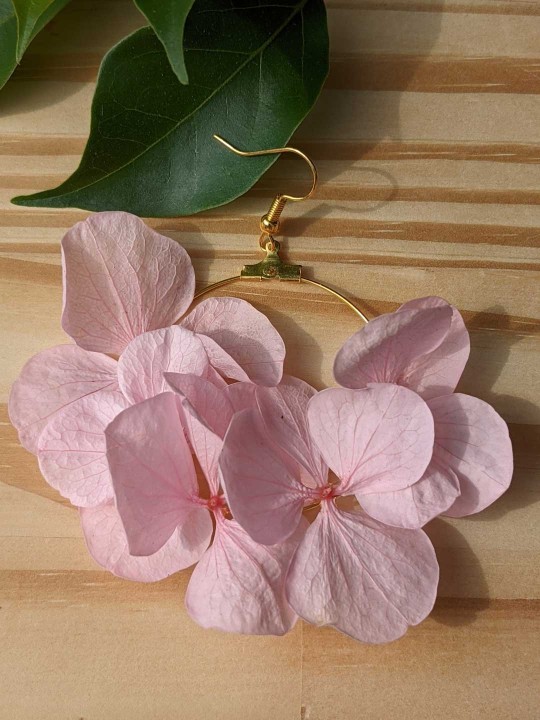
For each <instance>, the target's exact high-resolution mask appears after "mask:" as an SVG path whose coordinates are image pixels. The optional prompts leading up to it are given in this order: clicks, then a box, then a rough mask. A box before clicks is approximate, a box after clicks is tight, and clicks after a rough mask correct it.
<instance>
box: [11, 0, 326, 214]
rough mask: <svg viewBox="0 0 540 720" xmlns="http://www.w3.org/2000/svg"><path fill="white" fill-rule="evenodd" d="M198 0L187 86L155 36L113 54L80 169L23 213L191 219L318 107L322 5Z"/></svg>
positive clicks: (250, 180) (126, 43)
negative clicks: (242, 154)
mask: <svg viewBox="0 0 540 720" xmlns="http://www.w3.org/2000/svg"><path fill="white" fill-rule="evenodd" d="M235 2H236V3H237V5H235V6H234V7H231V6H229V5H226V6H224V4H223V1H222V0H198V1H197V2H196V3H195V5H194V7H193V9H192V11H191V13H190V14H189V17H188V21H187V23H186V33H185V42H184V45H185V53H186V65H187V69H188V73H189V76H190V84H189V85H181V84H180V83H179V82H178V79H177V78H176V75H175V74H174V72H173V71H172V69H171V66H170V64H169V61H168V59H167V55H166V53H165V51H164V50H163V46H162V44H161V43H160V41H159V40H158V38H157V37H156V35H155V34H154V32H153V31H152V30H151V29H150V28H142V29H141V30H138V31H137V32H135V33H133V34H132V35H130V36H129V37H127V38H126V39H124V40H123V41H122V42H120V43H119V44H118V45H117V46H116V47H115V48H113V49H112V50H111V51H110V52H109V53H108V55H107V56H106V57H105V59H104V61H103V64H102V66H101V69H100V73H99V77H98V85H97V89H96V94H95V96H94V101H93V105H92V123H91V129H90V138H89V140H88V144H87V146H86V148H85V151H84V154H83V157H82V160H81V164H80V166H79V168H78V169H77V170H76V171H75V172H74V174H73V175H72V176H71V177H70V178H69V179H68V180H66V181H65V182H64V183H63V184H62V185H60V186H59V187H57V188H55V189H53V190H47V191H45V192H41V193H37V194H35V195H29V196H22V197H18V198H15V199H14V200H13V202H14V203H15V204H17V205H30V206H38V207H80V208H85V209H88V210H106V209H121V210H127V211H131V212H133V213H136V214H138V215H144V216H161V217H172V216H176V215H189V214H191V213H196V212H199V211H201V210H205V209H207V208H210V207H215V206H216V205H221V204H223V203H226V202H230V201H231V200H233V199H234V198H236V197H238V196H239V195H242V194H243V193H244V192H246V190H248V189H249V188H250V187H251V186H252V185H253V184H254V183H255V182H256V181H257V180H258V179H259V177H260V176H261V175H262V174H263V173H264V171H265V170H267V169H268V167H269V166H270V165H271V164H272V163H273V162H274V161H275V159H276V156H269V157H258V158H249V159H248V158H239V157H237V156H236V155H234V154H233V153H231V152H229V151H228V150H226V149H225V148H224V147H223V146H222V145H220V144H219V143H217V142H216V141H215V140H214V139H213V138H212V135H213V133H218V134H220V135H222V136H223V137H224V138H225V139H226V140H228V141H229V142H231V143H233V144H234V145H237V146H238V147H240V148H243V149H248V150H255V149H260V148H272V147H280V146H282V145H284V144H285V143H286V142H287V141H288V140H289V138H290V136H291V135H292V133H293V131H294V130H295V128H296V127H297V126H298V124H299V123H300V122H301V121H302V119H303V118H304V116H305V115H306V113H307V112H308V111H309V110H310V108H311V107H312V105H313V103H314V102H315V100H316V99H317V96H318V95H319V92H320V89H321V87H322V84H323V82H324V79H325V77H326V74H327V71H328V32H327V25H326V13H325V9H324V3H323V1H322V0H280V4H278V5H276V4H270V2H268V0H267V2H268V4H261V5H260V6H255V5H254V4H253V3H252V0H243V1H242V2H239V0H235Z"/></svg>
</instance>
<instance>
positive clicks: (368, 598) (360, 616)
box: [220, 378, 438, 643]
mask: <svg viewBox="0 0 540 720" xmlns="http://www.w3.org/2000/svg"><path fill="white" fill-rule="evenodd" d="M233 387H234V390H233V392H234V393H235V394H236V398H235V399H236V407H237V408H239V407H242V405H243V406H244V407H245V409H243V410H240V411H239V412H237V413H236V414H235V415H234V417H233V419H232V422H231V424H230V427H229V430H228V431H227V434H226V436H225V441H224V445H223V450H222V453H221V458H220V469H221V473H222V479H223V484H224V488H225V492H226V496H227V501H228V503H229V507H230V509H231V511H232V514H233V516H234V518H235V519H236V520H237V521H238V523H239V524H240V525H241V526H242V527H243V528H244V530H245V531H246V532H247V533H248V534H249V535H250V537H251V538H253V540H255V541H256V542H259V543H263V544H267V545H270V546H272V545H273V544H274V543H280V542H283V541H285V540H287V538H289V537H291V535H292V534H293V533H295V532H296V530H297V528H298V527H299V524H300V523H301V522H302V512H303V510H304V509H305V507H306V506H311V505H314V504H315V505H319V506H320V511H319V513H318V515H317V517H316V518H315V520H314V522H313V523H312V524H311V525H310V526H309V528H308V530H307V532H306V533H305V535H304V536H303V538H302V539H301V540H300V543H299V545H298V548H297V549H296V551H295V552H294V555H293V557H292V561H291V564H290V567H289V570H288V573H287V579H286V586H285V590H286V596H287V598H288V600H289V603H290V604H291V606H292V607H293V609H294V610H295V611H296V612H297V613H298V615H300V616H301V617H303V618H304V619H305V620H308V621H309V622H312V623H314V624H316V625H332V626H333V627H335V628H337V629H338V630H341V631H342V632H344V633H346V634H348V635H351V636H352V637H354V638H356V639H358V640H363V641H365V642H370V643H380V642H388V641H390V640H394V639H396V638H398V637H400V636H401V635H402V634H403V633H404V632H405V631H406V629H407V627H408V626H409V625H416V624H417V623H419V622H420V621H421V620H422V619H423V618H425V617H426V615H428V614H429V612H430V611H431V609H432V607H433V603H434V601H435V597H436V591H437V583H438V564H437V559H436V557H435V552H434V550H433V547H432V545H431V543H430V541H429V539H428V538H427V536H426V535H425V533H424V532H423V531H422V530H406V529H401V528H394V527H389V526H387V525H385V524H383V523H380V522H378V521H377V520H375V519H373V518H371V517H370V516H369V515H368V514H367V513H366V512H363V511H360V510H354V511H348V510H345V509H343V507H342V506H341V505H340V499H341V498H343V497H346V496H355V497H356V498H357V499H358V501H359V502H360V503H361V504H362V502H363V499H364V497H365V496H366V494H368V493H373V492H395V491H400V490H402V489H404V488H407V487H410V486H411V485H413V484H414V483H416V482H417V481H418V480H419V478H420V477H421V476H422V475H423V473H424V471H425V469H426V467H427V465H428V463H429V462H430V459H431V454H432V449H433V416H432V415H431V413H430V411H429V408H428V407H427V405H426V403H425V402H424V401H423V400H422V399H421V398H420V397H419V396H418V395H417V394H416V393H414V392H411V391H410V390H407V389H406V388H402V387H398V386H396V385H388V384H381V385H377V386H372V387H369V388H366V389H364V390H346V389H342V388H335V389H329V390H323V391H322V392H320V393H316V392H315V391H314V390H313V388H311V387H310V386H309V385H307V384H306V383H304V382H302V381H300V380H295V379H291V378H287V379H284V381H283V382H282V383H281V384H280V386H278V387H277V388H273V389H262V388H257V389H254V390H253V389H249V388H242V387H241V386H238V385H237V386H233ZM250 398H251V407H250ZM253 399H254V400H255V403H256V406H255V407H253V402H252V401H253Z"/></svg>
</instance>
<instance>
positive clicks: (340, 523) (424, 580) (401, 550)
mask: <svg viewBox="0 0 540 720" xmlns="http://www.w3.org/2000/svg"><path fill="white" fill-rule="evenodd" d="M438 578H439V567H438V565H437V558H436V556H435V551H434V550H433V546H432V545H431V543H430V541H429V539H428V537H427V535H425V534H424V532H423V531H422V530H402V529H400V528H391V527H388V526H386V525H383V524H381V523H378V522H377V521H376V520H372V519H371V518H370V517H369V516H367V515H365V514H364V513H360V512H343V511H340V510H338V509H337V508H336V507H335V505H334V504H333V503H332V502H325V503H323V508H322V511H321V512H320V513H319V515H318V516H317V518H316V519H315V522H314V523H312V525H310V527H309V529H308V531H307V533H306V535H305V537H304V539H303V540H302V542H301V543H300V546H299V548H298V550H297V551H296V553H295V555H294V557H293V560H292V562H291V566H290V569H289V574H288V576H287V585H286V592H287V598H288V600H289V602H290V604H291V605H292V607H293V608H294V609H295V610H296V612H297V613H298V615H300V617H303V618H304V619H305V620H307V621H308V622H311V623H313V624H315V625H319V626H320V625H332V626H334V627H335V628H337V629H338V630H341V632H344V633H346V634H347V635H350V636H351V637H353V638H355V639H357V640H361V641H363V642H368V643H383V642H389V641H391V640H395V639H397V638H399V637H401V636H402V635H403V634H404V633H405V632H406V630H407V627H408V626H409V625H417V624H418V623H419V622H421V621H422V620H423V619H424V618H425V617H426V616H427V615H428V614H429V613H430V611H431V609H432V608H433V604H434V602H435V598H436V594H437V583H438Z"/></svg>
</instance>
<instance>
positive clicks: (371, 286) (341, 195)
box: [0, 0, 540, 720]
mask: <svg viewBox="0 0 540 720" xmlns="http://www.w3.org/2000/svg"><path fill="white" fill-rule="evenodd" d="M329 15H330V26H331V35H332V48H333V51H332V68H331V73H330V77H329V80H328V84H327V86H326V89H325V91H324V92H323V94H322V97H321V99H320V102H319V104H318V106H317V108H316V109H315V111H314V112H313V114H312V115H311V116H310V118H309V119H308V121H307V122H306V123H305V124H304V126H303V127H302V128H301V130H300V131H299V133H298V135H297V138H296V144H297V145H298V146H300V147H301V148H303V149H305V150H307V151H308V152H310V153H311V154H312V156H313V158H314V160H316V161H317V163H318V166H319V170H320V175H321V181H322V182H321V187H320V190H319V193H318V196H317V197H316V198H315V199H313V200H312V201H310V202H306V203H304V204H300V205H297V206H295V207H293V208H290V209H289V211H288V214H287V217H288V218H289V222H288V223H287V224H286V226H285V230H286V233H287V239H286V241H285V242H286V247H287V251H288V256H289V258H290V259H291V260H292V261H294V262H299V263H302V264H303V265H304V266H305V268H306V273H307V274H308V276H310V277H315V278H318V279H320V280H322V281H325V282H327V283H330V284H332V285H334V286H335V287H336V288H339V289H340V290H341V291H343V292H345V293H347V294H348V295H349V296H351V297H352V298H356V299H357V300H358V301H359V302H360V303H361V304H362V306H363V307H364V308H365V309H366V310H367V311H368V312H370V313H378V312H382V311H388V310H391V309H393V308H395V307H396V306H397V305H398V304H399V303H401V302H403V301H405V300H408V299H410V298H413V297H417V296H422V295H428V294H439V295H442V296H444V297H445V298H447V299H448V300H450V301H451V302H453V303H455V304H456V305H457V306H458V307H459V308H460V309H461V310H462V312H463V314H464V316H465V318H466V320H467V323H468V327H469V329H470V331H471V335H472V355H471V361H470V363H469V366H468V368H467V370H466V372H465V375H464V378H463V380H462V383H461V390H463V391H465V392H470V393H471V394H475V395H477V396H479V397H481V398H483V399H484V400H487V401H488V402H490V403H492V404H493V405H494V406H495V407H496V409H497V410H498V411H499V412H500V413H502V415H503V416H504V417H505V419H506V420H507V421H508V423H509V424H510V429H511V433H512V438H513V442H514V447H515V455H516V471H515V477H514V481H513V485H512V488H511V489H510V491H509V492H508V493H507V494H506V496H505V497H504V498H503V499H502V500H501V501H500V502H498V503H497V504H496V505H495V507H493V508H492V509H490V510H488V511H486V512H484V513H482V514H481V515H480V516H478V517H475V518H470V519H466V520H456V521H449V520H437V521H435V522H433V523H432V524H431V525H430V527H429V529H428V532H429V534H430V535H431V537H432V538H433V540H434V543H435V545H436V549H437V554H438V557H439V560H440V564H441V584H440V592H439V594H440V600H439V601H438V603H437V606H436V609H435V611H434V613H433V615H432V616H431V618H430V619H428V620H427V621H426V622H425V623H424V624H422V625H421V626H420V627H418V628H415V629H413V630H411V631H410V632H409V633H408V635H407V636H406V637H405V638H404V639H402V640H400V641H398V642H396V643H393V644H390V645H387V646H383V647H369V646H363V645H360V644H358V643H355V642H353V641H351V640H349V639H348V638H346V637H344V636H341V635H339V634H338V633H337V632H335V631H333V630H330V629H315V628H313V627H310V626H308V625H306V624H303V623H299V624H298V625H297V627H296V628H295V630H294V631H293V632H292V633H291V634H289V635H288V636H286V637H285V638H281V639H275V638H252V637H239V636H229V635H226V634H220V633H216V632H210V631H204V630H202V629H200V628H198V627H197V626H196V625H194V624H193V623H192V622H191V621H190V619H189V618H188V616H187V614H186V612H185V610H184V608H183V594H184V589H185V586H186V582H187V577H188V574H187V573H184V574H180V575H177V576H175V577H173V578H171V579H169V580H167V581H164V582H161V583H157V584H154V585H137V584H133V583H129V582H124V581H121V580H118V579H115V578H113V577H112V576H110V575H109V574H107V573H105V572H102V571H101V570H100V569H99V568H98V567H97V566H96V565H95V564H94V563H93V561H92V560H91V559H90V558H89V557H88V555H87V553H86V550H85V548H84V545H83V540H82V537H81V532H80V529H79V525H78V520H77V513H76V511H75V510H73V509H72V508H70V507H69V506H68V505H67V503H66V502H65V501H64V500H62V498H60V496H58V495H57V494H56V493H55V492H54V491H53V490H51V489H50V488H49V487H48V486H47V485H46V483H45V482H44V480H43V479H42V478H41V476H40V474H39V471H38V468H37V465H36V462H35V459H34V458H33V457H32V456H31V455H29V454H28V453H26V452H25V451H24V450H22V449H21V448H20V447H19V446H18V444H17V438H16V434H15V432H14V430H13V429H12V428H11V426H10V424H9V421H8V418H7V412H6V406H5V403H6V401H7V396H8V391H9V387H10V385H11V383H12V381H13V380H14V379H15V377H16V375H17V373H18V372H19V370H20V368H21V366H22V365H23V363H24V362H25V361H26V360H27V359H28V358H29V357H30V356H31V355H32V354H34V353H36V352H38V351H39V350H41V349H44V348H47V347H49V346H52V345H54V344H57V343H61V342H64V341H65V338H64V336H63V334H62V331H61V329H60V322H59V321H60V310H61V271H60V254H59V240H60V238H61V236H62V234H63V233H64V232H65V230H66V229H67V228H68V227H69V226H70V225H71V224H72V223H73V222H75V221H76V220H78V219H80V218H83V217H84V216H85V213H83V212H80V211H78V210H59V211H53V210H51V211H49V210H40V209H30V208H28V209H25V208H17V207H15V206H12V205H10V203H9V200H10V198H11V197H12V196H14V195H16V194H20V193H23V192H30V191H34V190H38V189H44V188H47V187H50V186H52V184H56V183H58V182H60V181H61V180H62V179H63V178H64V177H66V176H67V174H68V173H69V172H70V171H71V170H73V169H74V168H75V167H76V165H77V162H78V158H79V156H80V153H81V151H82V149H83V147H84V143H85V137H86V134H87V131H88V124H89V106H90V101H91V97H92V93H93V90H94V80H95V77H96V71H97V67H98V64H99V61H100V58H101V57H102V55H103V53H104V52H105V51H106V50H107V48H108V47H110V46H111V44H112V43H113V42H115V41H116V40H117V39H119V38H120V37H122V36H123V35H124V34H126V33H127V32H128V31H131V30H132V29H135V28H136V27H137V26H139V25H140V24H141V18H140V17H139V16H138V15H137V12H136V10H135V9H134V7H133V5H132V3H131V2H130V1H129V0H101V1H99V0H95V1H91V0H74V1H73V3H72V4H71V5H70V6H69V7H68V8H67V9H66V10H65V11H64V12H63V13H62V14H61V16H60V17H59V18H58V19H57V20H55V21H54V22H53V23H51V25H50V26H49V27H48V28H47V29H46V30H45V32H43V33H42V34H41V35H40V36H39V37H38V38H37V40H36V41H35V42H34V44H33V45H32V48H31V50H30V51H29V52H28V55H27V57H26V58H25V59H24V61H23V64H22V66H21V68H20V69H19V71H18V72H17V74H16V76H15V77H14V78H13V79H12V80H11V81H10V83H9V84H8V86H7V87H6V88H5V89H4V90H3V91H2V93H1V94H0V298H1V304H2V312H1V313H0V333H1V334H0V339H1V342H0V355H1V371H0V401H1V402H2V403H4V404H3V405H2V408H1V421H2V422H1V453H2V454H1V460H0V466H1V470H0V472H1V478H0V479H1V481H2V482H1V483H0V598H1V600H0V605H1V610H0V636H1V637H0V652H1V663H0V718H1V719H2V720H30V719H32V720H34V719H35V720H83V718H84V720H102V719H103V720H117V719H120V720H124V719H125V720H153V719H155V720H168V719H169V718H171V719H172V718H175V719H176V718H182V720H202V719H203V718H205V719H206V718H209V717H215V718H219V719H223V720H228V719H231V720H232V719H233V718H234V719H236V718H246V719H247V720H263V719H264V720H266V719H268V720H270V719H271V720H299V719H300V718H303V719H304V720H341V719H347V720H349V719H350V720H356V718H362V719H366V720H372V719H381V720H392V719H393V718H399V720H432V719H436V720H438V719H439V718H445V719H451V720H461V719H465V718H466V719H471V720H472V719H473V718H474V719H475V720H476V719H477V718H490V720H498V719H505V720H506V719H507V718H508V719H510V718H516V719H519V720H533V719H536V718H538V717H540V710H539V703H538V699H539V698H538V694H537V692H538V678H539V670H540V667H539V662H538V652H539V644H538V638H539V625H540V621H539V615H538V606H539V600H538V598H539V595H540V588H539V572H538V559H539V548H540V523H539V515H538V497H539V477H538V471H539V467H540V458H539V443H538V438H539V425H540V411H539V409H538V405H537V402H538V397H539V379H538V374H537V372H536V370H537V367H538V358H539V357H540V338H539V327H540V325H539V320H538V317H539V291H538V278H539V272H538V271H539V268H540V265H539V260H540V258H539V256H538V249H537V248H538V240H539V234H540V233H539V229H538V227H539V220H540V213H539V210H538V200H539V198H540V184H539V165H538V163H539V161H540V122H539V120H540V113H539V101H538V95H537V93H538V92H539V90H540V77H539V75H540V43H539V39H540V2H538V1H537V0H530V1H525V0H447V1H445V2H442V1H438V0H331V2H330V3H329ZM216 130H219V128H216ZM295 176H298V179H299V182H300V180H303V178H304V177H305V176H304V172H303V167H302V166H301V165H295V164H289V163H288V162H287V161H286V160H282V161H280V162H279V163H278V164H277V165H276V166H275V167H274V169H273V170H272V171H271V172H270V173H269V174H268V175H267V176H266V178H265V179H264V181H263V182H261V183H260V185H259V186H258V187H257V188H256V189H255V190H253V191H252V192H251V193H249V194H248V195H247V196H246V197H244V198H243V199H241V200H239V201H237V202H235V203H233V204H231V205H229V206H228V207H225V208H222V209H220V210H218V211H215V212H210V213H206V214H204V215H200V216H196V217H191V218H187V219H177V220H176V219H173V220H152V221H151V224H152V226H153V227H155V228H158V229H160V230H161V231H162V232H163V233H166V234H168V235H170V236H171V237H173V238H175V239H177V240H178V241H180V242H181V243H182V244H183V245H184V246H185V247H186V248H187V250H188V251H189V252H190V254H191V256H192V258H193V261H194V264H195V267H196V271H197V273H198V279H199V282H200V285H201V286H203V285H204V284H206V283H207V282H209V281H213V280H217V279H219V278H222V277H226V276H228V275H230V274H234V272H235V271H236V270H237V269H238V268H239V266H240V265H242V264H243V263H245V262H250V261H251V260H252V258H253V259H254V260H257V259H258V256H257V251H256V246H257V245H256V244H257V217H258V216H259V215H260V214H261V213H262V212H264V211H265V210H266V207H267V201H268V199H269V198H270V197H271V195H272V192H273V190H277V189H280V190H284V189H285V190H287V189H288V187H289V185H285V182H291V178H293V177H295ZM224 218H227V232H224V230H223V227H224V222H223V219H224ZM272 287H273V289H274V290H275V286H269V285H265V286H264V287H262V286H261V285H257V284H253V285H251V286H243V288H242V290H243V296H244V297H247V298H248V299H250V300H252V301H253V302H255V303H256V304H257V306H258V307H260V308H261V309H263V310H265V311H266V312H268V313H269V315H270V316H271V318H272V319H273V320H274V322H275V323H276V325H277V326H278V328H279V329H280V330H281V331H282V332H283V334H284V336H285V338H286V341H287V345H288V351H289V359H288V361H287V363H288V370H289V371H292V372H294V373H297V374H300V375H302V376H303V377H305V378H306V379H309V380H311V381H312V382H314V383H316V384H318V385H319V386H320V385H322V384H324V383H330V382H331V376H330V368H331V362H332V356H333V354H334V352H335V351H336V350H337V348H338V347H339V346H340V344H341V343H342V342H343V340H344V339H345V338H346V337H347V336H348V335H349V334H351V333H352V332H353V331H354V330H355V329H356V327H357V321H356V320H355V318H354V316H353V315H352V313H350V312H349V311H347V309H346V308H342V307H341V306H339V305H338V304H336V303H335V302H334V301H332V300H329V298H328V297H325V296H323V294H321V293H319V292H318V291H316V290H314V291H311V290H309V289H306V288H305V287H303V286H302V287H294V288H293V287H284V286H283V285H282V286H280V287H279V292H278V293H270V292H269V291H270V289H271V288H272Z"/></svg>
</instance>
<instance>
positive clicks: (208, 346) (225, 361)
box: [188, 316, 251, 382]
mask: <svg viewBox="0 0 540 720" xmlns="http://www.w3.org/2000/svg"><path fill="white" fill-rule="evenodd" d="M188 317H189V316H188ZM197 337H199V338H200V339H201V341H202V343H203V345H204V349H205V350H206V354H207V356H208V362H209V363H210V365H211V367H213V368H214V369H215V370H216V372H217V373H218V375H219V374H221V377H223V378H229V379H230V380H237V381H239V382H251V381H250V379H249V375H248V374H247V372H246V371H245V370H244V369H243V368H242V367H241V366H240V365H239V364H238V363H237V362H236V360H235V359H234V358H232V357H231V356H230V355H229V353H227V352H225V350H224V349H223V348H222V347H221V345H218V344H217V342H216V341H215V340H212V338H210V337H207V336H206V335H201V334H199V333H197Z"/></svg>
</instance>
